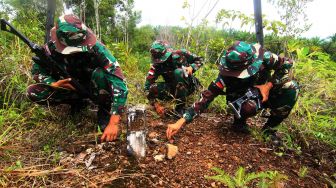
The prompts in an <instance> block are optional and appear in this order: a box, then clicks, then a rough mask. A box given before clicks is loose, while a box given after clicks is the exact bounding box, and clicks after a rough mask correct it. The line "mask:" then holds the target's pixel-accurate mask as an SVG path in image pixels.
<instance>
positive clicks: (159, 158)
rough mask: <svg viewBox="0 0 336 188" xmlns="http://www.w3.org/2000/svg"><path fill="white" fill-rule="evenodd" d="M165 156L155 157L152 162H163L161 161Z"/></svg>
mask: <svg viewBox="0 0 336 188" xmlns="http://www.w3.org/2000/svg"><path fill="white" fill-rule="evenodd" d="M165 157H166V156H165V155H162V154H161V155H155V156H154V160H155V161H163V159H164V158H165Z"/></svg>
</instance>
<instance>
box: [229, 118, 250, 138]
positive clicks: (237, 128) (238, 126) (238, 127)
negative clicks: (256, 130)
mask: <svg viewBox="0 0 336 188" xmlns="http://www.w3.org/2000/svg"><path fill="white" fill-rule="evenodd" d="M232 130H233V131H234V132H237V133H243V134H250V129H249V127H248V125H247V124H246V119H244V118H241V119H238V118H236V117H235V118H234V121H233V125H232Z"/></svg>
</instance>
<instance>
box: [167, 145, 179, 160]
mask: <svg viewBox="0 0 336 188" xmlns="http://www.w3.org/2000/svg"><path fill="white" fill-rule="evenodd" d="M177 153H178V147H177V146H175V145H173V144H167V158H168V159H173V158H174V157H175V156H176V154H177Z"/></svg>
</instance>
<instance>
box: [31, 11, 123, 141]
mask: <svg viewBox="0 0 336 188" xmlns="http://www.w3.org/2000/svg"><path fill="white" fill-rule="evenodd" d="M44 48H45V50H46V52H48V53H49V54H50V56H51V58H53V59H54V60H55V61H56V62H57V63H59V65H60V66H61V67H63V68H64V70H66V71H67V72H68V73H69V75H70V76H71V78H72V79H76V80H77V81H78V82H79V83H80V84H81V85H82V86H83V87H84V88H85V89H86V90H87V91H88V92H89V93H91V95H92V96H93V98H94V101H93V102H95V103H96V104H97V105H98V107H99V109H98V113H97V116H98V124H99V126H100V128H101V130H102V131H104V133H103V135H102V137H101V139H102V141H104V140H106V141H112V140H114V139H116V138H117V135H118V130H119V128H118V124H119V121H120V114H121V113H123V111H124V105H125V102H126V98H127V93H128V90H127V87H126V84H125V82H124V76H123V74H122V71H121V68H120V67H119V64H118V61H117V59H116V58H115V57H113V56H112V54H111V53H110V52H109V51H108V50H107V49H106V48H105V46H104V45H103V44H102V43H101V42H99V41H98V40H97V39H96V36H95V35H94V34H93V33H92V31H91V30H90V29H89V28H88V27H86V26H85V25H84V24H83V23H82V22H81V20H80V19H79V18H78V17H76V16H74V15H63V16H61V17H59V18H58V20H57V22H56V26H55V27H54V28H53V29H52V30H51V40H50V41H49V42H48V43H47V44H45V45H44ZM32 74H33V79H34V80H35V81H36V82H37V83H36V84H32V85H30V86H29V87H28V89H27V96H28V98H29V99H30V100H32V101H33V102H36V103H38V104H43V105H57V104H70V105H71V109H72V112H76V111H78V109H79V108H81V107H82V106H83V98H82V97H81V96H80V95H79V93H78V92H77V91H76V89H75V88H74V86H73V85H71V83H70V81H71V79H65V78H63V77H61V76H60V75H58V74H57V73H56V74H55V73H53V72H50V71H47V70H46V69H44V68H43V67H41V66H39V65H38V64H36V63H34V64H33V68H32Z"/></svg>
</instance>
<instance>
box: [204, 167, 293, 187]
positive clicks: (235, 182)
mask: <svg viewBox="0 0 336 188" xmlns="http://www.w3.org/2000/svg"><path fill="white" fill-rule="evenodd" d="M212 170H213V171H215V172H216V173H217V175H215V176H206V179H210V180H215V181H219V182H221V183H223V184H224V185H226V186H228V187H229V188H236V187H242V188H247V187H249V185H250V184H251V183H252V182H255V181H256V180H258V179H259V182H258V187H270V186H271V185H274V184H277V183H279V182H281V181H283V180H286V179H287V176H285V175H283V174H281V173H279V172H278V171H265V172H258V173H254V172H251V173H246V171H245V169H244V168H243V167H239V168H238V169H237V171H236V172H235V175H234V176H231V175H230V174H227V173H226V172H225V171H224V170H222V169H220V168H216V167H215V168H212Z"/></svg>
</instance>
